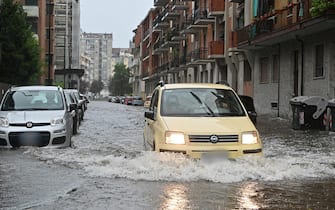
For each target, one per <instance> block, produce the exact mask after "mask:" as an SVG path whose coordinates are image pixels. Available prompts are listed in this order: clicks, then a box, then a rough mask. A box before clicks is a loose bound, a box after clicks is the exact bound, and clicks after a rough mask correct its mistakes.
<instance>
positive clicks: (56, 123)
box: [50, 117, 65, 126]
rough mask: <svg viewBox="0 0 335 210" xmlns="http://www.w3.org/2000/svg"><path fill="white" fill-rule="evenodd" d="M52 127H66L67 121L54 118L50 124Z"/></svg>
mask: <svg viewBox="0 0 335 210" xmlns="http://www.w3.org/2000/svg"><path fill="white" fill-rule="evenodd" d="M50 124H51V126H57V125H65V119H64V118H61V117H59V118H54V119H52V120H51V122H50Z"/></svg>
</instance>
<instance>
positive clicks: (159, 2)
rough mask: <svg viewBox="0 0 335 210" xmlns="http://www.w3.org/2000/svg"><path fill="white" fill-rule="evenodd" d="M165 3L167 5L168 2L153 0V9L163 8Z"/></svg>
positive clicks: (167, 0) (165, 0)
mask: <svg viewBox="0 0 335 210" xmlns="http://www.w3.org/2000/svg"><path fill="white" fill-rule="evenodd" d="M167 3H169V0H154V6H155V7H164V6H165V5H166V4H167Z"/></svg>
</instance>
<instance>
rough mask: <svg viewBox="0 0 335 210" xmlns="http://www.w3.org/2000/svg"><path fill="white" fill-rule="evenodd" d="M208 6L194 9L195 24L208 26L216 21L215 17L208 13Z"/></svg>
mask: <svg viewBox="0 0 335 210" xmlns="http://www.w3.org/2000/svg"><path fill="white" fill-rule="evenodd" d="M208 10H209V9H208V8H198V9H196V10H194V25H195V26H200V27H201V26H206V27H207V26H208V24H211V23H214V22H215V19H214V18H213V17H210V16H209V15H208Z"/></svg>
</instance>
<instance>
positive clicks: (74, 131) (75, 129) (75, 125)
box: [73, 119, 79, 135]
mask: <svg viewBox="0 0 335 210" xmlns="http://www.w3.org/2000/svg"><path fill="white" fill-rule="evenodd" d="M74 121H75V122H74V124H73V134H74V135H76V134H77V133H78V127H79V122H78V119H76V120H74Z"/></svg>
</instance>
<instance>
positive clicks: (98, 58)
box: [81, 32, 113, 89]
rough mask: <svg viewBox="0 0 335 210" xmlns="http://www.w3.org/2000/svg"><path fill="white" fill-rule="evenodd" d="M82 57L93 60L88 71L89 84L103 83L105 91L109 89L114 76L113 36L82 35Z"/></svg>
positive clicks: (100, 34)
mask: <svg viewBox="0 0 335 210" xmlns="http://www.w3.org/2000/svg"><path fill="white" fill-rule="evenodd" d="M81 53H82V56H86V57H89V58H90V59H91V62H92V63H91V65H90V66H89V68H88V69H87V71H88V73H87V74H88V75H89V80H90V81H89V82H90V83H92V82H93V80H98V81H102V82H103V83H104V86H105V89H108V88H107V87H108V83H109V79H110V77H111V74H112V58H113V34H111V33H110V34H108V33H85V32H84V33H82V34H81Z"/></svg>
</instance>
